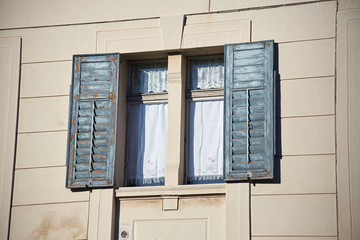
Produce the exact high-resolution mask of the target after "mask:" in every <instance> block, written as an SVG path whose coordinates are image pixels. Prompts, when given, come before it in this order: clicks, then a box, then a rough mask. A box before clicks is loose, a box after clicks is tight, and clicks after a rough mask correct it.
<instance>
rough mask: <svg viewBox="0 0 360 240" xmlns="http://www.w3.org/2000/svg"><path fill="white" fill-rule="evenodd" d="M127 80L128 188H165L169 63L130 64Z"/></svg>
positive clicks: (146, 62)
mask: <svg viewBox="0 0 360 240" xmlns="http://www.w3.org/2000/svg"><path fill="white" fill-rule="evenodd" d="M129 73H130V74H129V81H128V86H129V87H128V100H127V102H128V105H127V121H126V122H127V128H126V129H127V131H126V136H127V137H126V185H127V186H147V185H164V182H165V168H166V145H167V142H166V140H167V120H168V119H167V113H168V109H167V107H168V105H167V102H166V97H167V90H168V81H167V61H166V60H156V61H141V62H131V63H130V67H129Z"/></svg>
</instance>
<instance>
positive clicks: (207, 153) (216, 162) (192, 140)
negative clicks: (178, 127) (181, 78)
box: [185, 55, 224, 184]
mask: <svg viewBox="0 0 360 240" xmlns="http://www.w3.org/2000/svg"><path fill="white" fill-rule="evenodd" d="M187 69H188V74H187V130H186V131H187V146H186V149H187V156H186V160H187V161H186V171H185V173H186V183H190V184H193V183H216V182H223V180H222V179H223V114H224V111H223V106H224V101H223V87H224V56H223V55H217V56H202V57H191V58H189V60H188V65H187Z"/></svg>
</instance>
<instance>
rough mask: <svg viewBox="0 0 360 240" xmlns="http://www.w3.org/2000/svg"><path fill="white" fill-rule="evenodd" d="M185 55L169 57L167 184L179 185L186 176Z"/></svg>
mask: <svg viewBox="0 0 360 240" xmlns="http://www.w3.org/2000/svg"><path fill="white" fill-rule="evenodd" d="M185 65H186V61H185V57H184V56H183V55H181V54H174V55H169V58H168V83H169V87H168V89H169V90H168V104H169V105H168V109H169V110H168V134H167V162H166V175H165V185H179V184H182V183H183V176H184V134H185V83H186V81H185V79H186V71H185V67H186V66H185Z"/></svg>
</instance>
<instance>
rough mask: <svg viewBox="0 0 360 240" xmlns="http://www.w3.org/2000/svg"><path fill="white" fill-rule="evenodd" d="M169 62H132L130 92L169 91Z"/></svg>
mask: <svg viewBox="0 0 360 240" xmlns="http://www.w3.org/2000/svg"><path fill="white" fill-rule="evenodd" d="M167 72H168V70H167V62H166V61H160V62H144V63H133V64H131V75H130V79H131V82H130V93H131V94H138V93H140V94H143V93H160V92H167V91H168V80H167Z"/></svg>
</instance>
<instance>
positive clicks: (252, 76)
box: [234, 68, 265, 82]
mask: <svg viewBox="0 0 360 240" xmlns="http://www.w3.org/2000/svg"><path fill="white" fill-rule="evenodd" d="M235 69H236V68H235ZM234 72H235V71H234ZM264 77H265V76H264V73H263V72H255V73H242V74H234V82H240V81H241V82H245V81H247V82H250V81H256V80H262V81H264Z"/></svg>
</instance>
